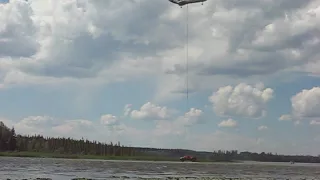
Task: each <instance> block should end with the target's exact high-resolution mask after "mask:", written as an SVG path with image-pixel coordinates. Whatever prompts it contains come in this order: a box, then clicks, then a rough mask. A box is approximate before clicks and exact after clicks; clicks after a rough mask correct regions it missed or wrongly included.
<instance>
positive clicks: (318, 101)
mask: <svg viewBox="0 0 320 180" xmlns="http://www.w3.org/2000/svg"><path fill="white" fill-rule="evenodd" d="M291 107H292V112H291V114H286V115H282V116H281V117H280V118H279V120H282V121H284V120H293V121H295V124H296V125H298V124H300V121H303V120H310V124H312V125H315V124H317V121H318V120H319V119H320V113H319V108H320V87H313V88H311V89H303V90H302V91H300V92H298V93H297V94H296V95H294V96H292V97H291Z"/></svg>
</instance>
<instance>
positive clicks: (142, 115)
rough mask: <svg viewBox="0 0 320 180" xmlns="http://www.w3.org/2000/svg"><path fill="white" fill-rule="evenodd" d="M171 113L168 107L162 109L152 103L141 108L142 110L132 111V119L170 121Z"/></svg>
mask: <svg viewBox="0 0 320 180" xmlns="http://www.w3.org/2000/svg"><path fill="white" fill-rule="evenodd" d="M170 116H171V111H170V110H169V109H168V108H167V107H161V106H158V105H156V104H152V103H151V102H147V103H145V104H144V105H142V106H141V108H140V110H133V111H131V117H132V118H134V119H144V120H145V119H150V120H158V119H161V120H162V119H168V118H169V117H170Z"/></svg>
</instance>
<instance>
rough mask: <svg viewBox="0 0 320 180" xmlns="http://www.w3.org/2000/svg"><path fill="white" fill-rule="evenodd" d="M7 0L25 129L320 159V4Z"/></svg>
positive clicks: (14, 79)
mask: <svg viewBox="0 0 320 180" xmlns="http://www.w3.org/2000/svg"><path fill="white" fill-rule="evenodd" d="M188 22H189V92H190V94H189V106H187V102H186V68H185V67H186V44H185V43H186V6H184V7H183V8H180V7H179V6H177V5H175V4H173V3H170V2H169V1H168V0H123V1H120V0H28V1H25V0H12V1H9V2H8V1H4V0H0V116H1V118H0V119H1V120H2V121H4V122H5V124H7V125H9V126H14V127H15V128H16V131H17V132H18V133H22V134H39V133H40V134H43V135H46V136H65V137H74V138H81V137H84V138H89V139H91V140H99V141H103V142H104V141H106V142H110V141H118V140H119V141H120V142H121V143H122V144H124V145H131V146H149V147H151V146H152V147H163V148H190V149H196V150H208V151H212V150H213V149H229V150H231V149H238V150H240V151H243V150H249V151H257V152H261V151H266V152H278V153H286V154H314V155H317V154H320V143H319V142H320V86H319V85H320V78H319V77H320V29H319V27H320V0H208V1H207V2H205V3H204V5H203V6H202V5H201V3H197V4H192V5H189V21H188Z"/></svg>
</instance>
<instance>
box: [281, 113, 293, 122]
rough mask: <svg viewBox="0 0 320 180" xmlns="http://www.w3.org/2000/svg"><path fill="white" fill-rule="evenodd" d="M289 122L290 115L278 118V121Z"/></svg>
mask: <svg viewBox="0 0 320 180" xmlns="http://www.w3.org/2000/svg"><path fill="white" fill-rule="evenodd" d="M290 120H291V115H290V114H284V115H281V116H280V117H279V121H290Z"/></svg>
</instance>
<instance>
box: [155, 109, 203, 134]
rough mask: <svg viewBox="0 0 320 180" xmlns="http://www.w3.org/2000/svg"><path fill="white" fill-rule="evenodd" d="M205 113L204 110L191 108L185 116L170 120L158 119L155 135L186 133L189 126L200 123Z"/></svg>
mask: <svg viewBox="0 0 320 180" xmlns="http://www.w3.org/2000/svg"><path fill="white" fill-rule="evenodd" d="M202 115H203V112H202V110H200V109H196V108H191V109H190V111H188V112H186V113H185V114H184V115H183V116H179V117H177V118H175V119H172V120H170V121H162V120H159V121H156V129H155V132H154V133H155V135H159V136H163V135H170V134H171V135H186V133H187V132H188V128H190V127H192V126H194V125H196V124H198V123H200V121H201V117H202Z"/></svg>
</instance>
